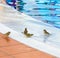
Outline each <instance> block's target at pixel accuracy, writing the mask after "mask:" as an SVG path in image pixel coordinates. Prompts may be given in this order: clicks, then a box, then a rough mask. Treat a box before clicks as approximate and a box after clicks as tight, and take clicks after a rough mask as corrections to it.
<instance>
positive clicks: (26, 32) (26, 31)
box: [23, 28, 33, 37]
mask: <svg viewBox="0 0 60 58" xmlns="http://www.w3.org/2000/svg"><path fill="white" fill-rule="evenodd" d="M23 33H24V35H25V36H26V37H31V36H33V34H30V33H28V30H27V28H25V30H24V32H23Z"/></svg>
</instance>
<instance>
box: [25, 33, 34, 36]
mask: <svg viewBox="0 0 60 58" xmlns="http://www.w3.org/2000/svg"><path fill="white" fill-rule="evenodd" d="M25 35H26V37H31V36H33V34H29V33H27V34H25Z"/></svg>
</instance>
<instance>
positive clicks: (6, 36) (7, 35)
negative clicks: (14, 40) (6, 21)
mask: <svg viewBox="0 0 60 58" xmlns="http://www.w3.org/2000/svg"><path fill="white" fill-rule="evenodd" d="M10 33H11V32H7V33H5V34H4V35H5V38H4V39H5V40H6V41H7V42H8V41H10V40H9V35H10Z"/></svg>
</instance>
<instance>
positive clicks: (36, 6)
mask: <svg viewBox="0 0 60 58" xmlns="http://www.w3.org/2000/svg"><path fill="white" fill-rule="evenodd" d="M19 1H20V0H19ZM18 7H19V11H20V12H23V13H25V14H27V15H30V16H31V17H33V18H35V19H37V20H41V21H43V22H46V23H49V24H52V25H53V26H55V27H57V28H60V6H59V5H49V4H44V3H40V2H39V0H38V1H36V0H21V2H20V4H19V6H18Z"/></svg>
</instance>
